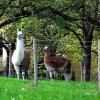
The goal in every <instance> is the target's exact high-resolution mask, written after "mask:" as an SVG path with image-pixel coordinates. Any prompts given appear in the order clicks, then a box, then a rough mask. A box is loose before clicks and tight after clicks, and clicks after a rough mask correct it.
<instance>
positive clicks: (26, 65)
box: [20, 48, 30, 78]
mask: <svg viewBox="0 0 100 100" xmlns="http://www.w3.org/2000/svg"><path fill="white" fill-rule="evenodd" d="M24 53H25V57H24V59H23V61H22V62H21V67H20V71H21V72H22V71H23V72H25V78H29V75H28V70H29V66H30V50H29V49H28V48H25V49H24Z"/></svg>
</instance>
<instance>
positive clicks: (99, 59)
mask: <svg viewBox="0 0 100 100" xmlns="http://www.w3.org/2000/svg"><path fill="white" fill-rule="evenodd" d="M98 91H99V93H100V40H98Z"/></svg>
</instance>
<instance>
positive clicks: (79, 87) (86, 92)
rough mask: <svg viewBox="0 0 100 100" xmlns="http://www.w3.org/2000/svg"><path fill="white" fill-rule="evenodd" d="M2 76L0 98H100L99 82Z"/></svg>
mask: <svg viewBox="0 0 100 100" xmlns="http://www.w3.org/2000/svg"><path fill="white" fill-rule="evenodd" d="M32 84H33V80H25V81H22V80H17V79H16V78H5V77H0V100H100V94H98V92H97V84H96V83H90V82H84V83H81V82H65V81H48V80H40V81H39V85H38V87H34V86H32Z"/></svg>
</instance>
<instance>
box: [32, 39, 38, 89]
mask: <svg viewBox="0 0 100 100" xmlns="http://www.w3.org/2000/svg"><path fill="white" fill-rule="evenodd" d="M33 51H34V54H33V55H34V86H35V87H37V86H38V66H37V62H38V60H37V39H33Z"/></svg>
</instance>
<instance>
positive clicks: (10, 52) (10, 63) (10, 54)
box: [9, 43, 12, 77]
mask: <svg viewBox="0 0 100 100" xmlns="http://www.w3.org/2000/svg"><path fill="white" fill-rule="evenodd" d="M11 56H12V50H11V43H10V44H9V77H10V76H11V66H12V62H11Z"/></svg>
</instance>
